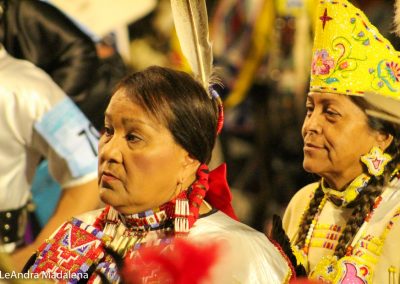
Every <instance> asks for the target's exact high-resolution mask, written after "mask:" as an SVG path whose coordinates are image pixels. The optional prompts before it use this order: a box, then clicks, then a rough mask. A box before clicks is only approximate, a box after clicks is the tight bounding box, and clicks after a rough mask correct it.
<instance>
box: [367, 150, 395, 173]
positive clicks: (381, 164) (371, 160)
mask: <svg viewBox="0 0 400 284" xmlns="http://www.w3.org/2000/svg"><path fill="white" fill-rule="evenodd" d="M391 160H392V156H390V155H389V154H387V153H384V152H383V151H382V149H381V148H379V147H376V146H374V147H372V149H371V150H370V151H369V153H368V154H366V155H362V156H361V162H363V163H364V164H365V165H366V166H367V169H368V172H369V173H370V174H371V175H373V176H380V175H382V174H383V171H384V170H385V167H386V165H387V164H388V163H389V162H390V161H391Z"/></svg>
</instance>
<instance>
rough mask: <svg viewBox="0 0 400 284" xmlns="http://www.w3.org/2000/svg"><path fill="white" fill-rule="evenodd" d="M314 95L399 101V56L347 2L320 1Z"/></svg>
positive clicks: (314, 62)
mask: <svg viewBox="0 0 400 284" xmlns="http://www.w3.org/2000/svg"><path fill="white" fill-rule="evenodd" d="M316 17H317V18H316V26H315V38H314V46H313V59H312V65H311V83H310V91H311V92H328V93H340V94H346V95H356V96H362V95H363V94H364V93H365V92H375V93H378V94H379V95H383V96H390V97H395V98H398V99H400V53H399V52H397V51H396V50H395V49H394V48H393V46H392V45H391V43H390V42H389V41H388V40H387V39H385V38H384V37H383V36H382V35H381V34H380V33H379V31H378V30H377V28H376V27H374V26H373V25H372V24H371V23H370V22H369V20H368V19H367V17H366V16H365V15H364V13H363V12H362V11H361V10H359V9H357V8H356V7H354V6H353V5H352V4H350V3H349V2H348V1H347V0H339V1H332V0H330V1H328V0H321V1H319V4H318V7H317V12H316Z"/></svg>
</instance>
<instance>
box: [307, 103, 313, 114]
mask: <svg viewBox="0 0 400 284" xmlns="http://www.w3.org/2000/svg"><path fill="white" fill-rule="evenodd" d="M306 110H307V113H306V115H307V116H310V115H311V114H312V112H313V111H314V106H312V105H306Z"/></svg>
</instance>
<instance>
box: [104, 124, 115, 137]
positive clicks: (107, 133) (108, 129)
mask: <svg viewBox="0 0 400 284" xmlns="http://www.w3.org/2000/svg"><path fill="white" fill-rule="evenodd" d="M102 132H103V134H104V135H105V136H111V135H113V133H114V131H113V129H112V128H111V127H108V126H104V128H103V131H102Z"/></svg>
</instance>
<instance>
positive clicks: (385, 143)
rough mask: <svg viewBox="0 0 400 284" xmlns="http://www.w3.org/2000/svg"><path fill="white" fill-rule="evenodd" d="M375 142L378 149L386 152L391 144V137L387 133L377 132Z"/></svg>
mask: <svg viewBox="0 0 400 284" xmlns="http://www.w3.org/2000/svg"><path fill="white" fill-rule="evenodd" d="M377 142H378V144H379V147H380V148H381V149H382V150H383V151H386V149H387V148H388V147H389V146H390V144H392V142H393V135H392V134H388V133H383V132H379V133H378V136H377Z"/></svg>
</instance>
